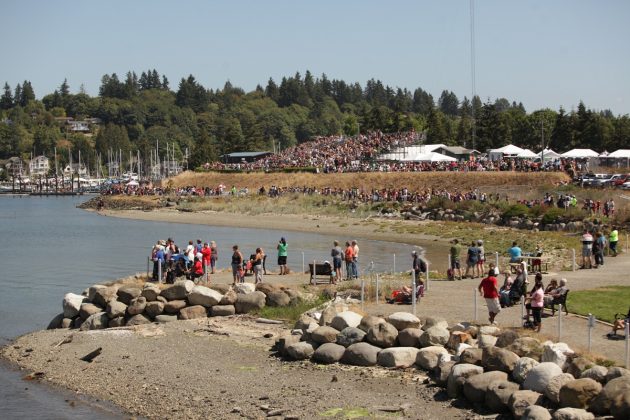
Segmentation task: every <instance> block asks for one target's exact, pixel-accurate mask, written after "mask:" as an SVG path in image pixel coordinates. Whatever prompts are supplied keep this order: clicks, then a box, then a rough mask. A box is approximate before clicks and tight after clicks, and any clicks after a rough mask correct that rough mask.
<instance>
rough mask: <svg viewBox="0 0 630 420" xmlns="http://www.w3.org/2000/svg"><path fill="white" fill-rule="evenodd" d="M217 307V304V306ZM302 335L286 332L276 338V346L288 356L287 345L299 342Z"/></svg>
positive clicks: (279, 351)
mask: <svg viewBox="0 0 630 420" xmlns="http://www.w3.org/2000/svg"><path fill="white" fill-rule="evenodd" d="M215 308H216V306H215ZM300 338H301V335H293V334H288V333H284V334H282V335H281V336H280V337H278V339H277V340H276V344H275V348H276V350H277V351H278V353H279V354H280V356H282V357H288V354H287V347H289V346H290V345H291V344H295V343H299V342H300V341H301V340H300Z"/></svg>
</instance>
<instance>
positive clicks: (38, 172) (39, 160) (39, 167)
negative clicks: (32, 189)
mask: <svg viewBox="0 0 630 420" xmlns="http://www.w3.org/2000/svg"><path fill="white" fill-rule="evenodd" d="M28 171H29V173H30V174H31V176H32V177H33V176H46V175H48V171H50V160H49V159H48V158H47V157H46V156H43V155H42V156H37V157H34V158H33V159H31V161H30V162H29V164H28Z"/></svg>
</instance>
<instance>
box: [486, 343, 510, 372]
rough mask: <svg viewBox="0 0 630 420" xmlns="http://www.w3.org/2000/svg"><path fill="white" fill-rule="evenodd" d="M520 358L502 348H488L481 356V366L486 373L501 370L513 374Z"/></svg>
mask: <svg viewBox="0 0 630 420" xmlns="http://www.w3.org/2000/svg"><path fill="white" fill-rule="evenodd" d="M518 359H519V357H518V356H517V355H516V353H512V352H511V351H509V350H506V349H502V348H500V347H486V348H484V349H483V354H482V356H481V366H483V368H484V370H485V371H492V370H500V371H502V372H505V373H512V371H513V370H514V367H515V366H516V362H517V361H518Z"/></svg>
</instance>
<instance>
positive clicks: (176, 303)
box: [164, 300, 186, 315]
mask: <svg viewBox="0 0 630 420" xmlns="http://www.w3.org/2000/svg"><path fill="white" fill-rule="evenodd" d="M185 307H186V301H185V300H171V301H168V302H166V303H165V304H164V313H165V314H171V315H175V314H178V313H179V311H181V310H182V309H183V308H185Z"/></svg>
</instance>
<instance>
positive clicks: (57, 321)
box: [46, 313, 70, 330]
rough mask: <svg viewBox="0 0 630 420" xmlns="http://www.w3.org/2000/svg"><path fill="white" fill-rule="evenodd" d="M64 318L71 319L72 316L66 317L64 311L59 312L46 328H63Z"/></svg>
mask: <svg viewBox="0 0 630 420" xmlns="http://www.w3.org/2000/svg"><path fill="white" fill-rule="evenodd" d="M64 319H70V318H64V317H63V313H61V314H57V315H56V316H55V317H54V318H53V319H51V320H50V322H49V323H48V327H46V329H47V330H54V329H57V328H61V324H62V322H63V320H64Z"/></svg>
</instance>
